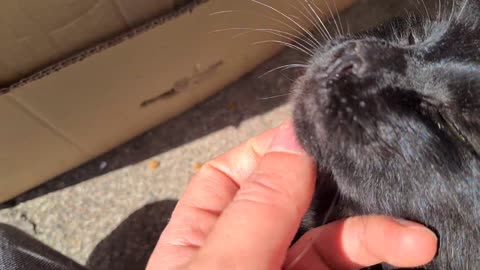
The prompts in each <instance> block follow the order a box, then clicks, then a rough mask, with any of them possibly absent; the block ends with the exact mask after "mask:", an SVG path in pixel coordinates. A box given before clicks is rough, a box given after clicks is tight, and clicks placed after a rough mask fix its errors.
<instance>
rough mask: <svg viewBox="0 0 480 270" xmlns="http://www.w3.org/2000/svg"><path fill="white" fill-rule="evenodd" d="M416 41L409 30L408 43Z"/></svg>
mask: <svg viewBox="0 0 480 270" xmlns="http://www.w3.org/2000/svg"><path fill="white" fill-rule="evenodd" d="M416 43H417V40H416V39H415V36H414V35H413V32H410V33H409V34H408V45H415V44H416Z"/></svg>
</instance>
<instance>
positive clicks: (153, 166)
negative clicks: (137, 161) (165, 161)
mask: <svg viewBox="0 0 480 270" xmlns="http://www.w3.org/2000/svg"><path fill="white" fill-rule="evenodd" d="M148 165H149V166H150V169H156V168H158V166H159V165H160V162H158V161H155V160H151V161H150V163H149V164H148Z"/></svg>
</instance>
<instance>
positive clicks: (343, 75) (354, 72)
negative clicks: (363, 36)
mask: <svg viewBox="0 0 480 270" xmlns="http://www.w3.org/2000/svg"><path fill="white" fill-rule="evenodd" d="M358 46H359V44H358V43H357V42H350V43H348V44H346V45H345V46H343V47H342V48H340V49H339V50H338V51H337V52H335V54H334V57H333V60H332V62H331V63H330V65H329V66H328V67H327V74H328V79H329V81H330V82H331V83H333V82H335V81H338V80H344V79H349V77H351V76H358V75H360V73H361V72H362V69H363V66H364V61H363V59H362V58H361V56H360V55H359V54H358Z"/></svg>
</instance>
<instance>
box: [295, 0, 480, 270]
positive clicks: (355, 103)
mask: <svg viewBox="0 0 480 270" xmlns="http://www.w3.org/2000/svg"><path fill="white" fill-rule="evenodd" d="M452 5H453V6H452V8H451V12H450V13H448V14H447V13H445V14H443V15H442V16H438V17H435V16H433V15H432V17H429V16H427V15H425V16H423V17H410V18H405V19H395V20H393V21H392V22H390V23H387V24H385V25H384V26H381V27H379V28H377V29H374V30H371V31H368V32H366V33H361V34H355V35H350V36H343V37H338V38H336V39H334V40H330V41H328V42H327V43H326V44H325V46H324V47H322V48H318V49H317V51H316V52H315V55H314V57H313V58H312V59H311V61H310V64H309V66H308V69H307V71H306V72H305V74H304V75H303V76H302V77H300V78H299V79H298V80H297V82H296V83H295V85H294V89H293V90H294V91H293V92H294V95H293V102H294V122H295V127H296V131H297V136H298V138H299V140H300V142H301V143H302V145H303V146H304V147H305V149H306V150H307V151H308V152H309V153H310V154H311V155H312V156H314V157H315V159H316V160H317V162H318V164H319V168H320V169H319V170H321V171H322V175H324V173H323V172H328V173H329V174H331V177H322V181H319V183H318V188H317V195H316V197H315V198H314V202H313V203H312V206H311V209H310V210H309V213H308V215H307V216H306V217H305V220H304V223H303V228H302V230H301V231H302V232H304V231H305V230H308V229H310V228H313V227H316V226H319V225H322V224H323V223H324V221H325V220H324V218H327V219H326V221H327V222H329V221H332V220H336V219H341V218H344V217H348V216H353V215H364V214H386V215H392V216H396V217H401V218H405V219H408V220H413V221H417V222H420V223H422V224H425V225H427V226H428V227H429V228H432V229H433V230H434V231H435V232H437V234H438V236H439V252H438V255H437V257H436V259H435V260H434V261H433V262H432V263H431V264H429V265H427V266H424V268H422V269H427V270H479V269H480V0H464V1H457V2H456V3H454V4H452ZM433 17H435V18H433ZM337 191H338V192H337ZM320 193H321V194H320ZM326 199H331V200H333V199H335V201H336V203H335V205H334V209H333V211H330V215H329V216H328V217H324V213H325V211H326V210H327V208H328V207H327V206H326V205H325V203H324V202H325V200H326ZM322 202H323V203H322ZM383 267H384V268H385V269H393V267H392V266H388V265H383Z"/></svg>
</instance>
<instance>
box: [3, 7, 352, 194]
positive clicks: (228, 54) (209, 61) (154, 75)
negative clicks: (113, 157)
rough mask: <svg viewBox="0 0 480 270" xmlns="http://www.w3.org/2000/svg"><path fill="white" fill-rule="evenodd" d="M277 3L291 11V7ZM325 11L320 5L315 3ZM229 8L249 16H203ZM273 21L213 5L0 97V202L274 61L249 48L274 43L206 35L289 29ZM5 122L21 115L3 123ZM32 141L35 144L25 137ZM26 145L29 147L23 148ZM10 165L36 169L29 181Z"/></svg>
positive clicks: (266, 50)
mask: <svg viewBox="0 0 480 270" xmlns="http://www.w3.org/2000/svg"><path fill="white" fill-rule="evenodd" d="M352 1H353V0H342V1H338V2H337V6H338V8H339V9H342V8H343V7H345V6H347V5H348V4H350V3H351V2H352ZM275 3H276V5H275V7H276V8H279V9H282V10H284V11H285V12H294V10H293V9H292V6H290V5H289V3H288V2H283V1H282V2H275ZM323 3H324V1H323V0H318V3H317V5H318V6H319V7H321V6H322V5H324V4H323ZM324 9H325V7H324ZM231 10H242V11H246V12H243V13H237V12H227V13H222V14H219V15H215V16H210V14H212V13H216V12H219V11H231ZM259 13H260V14H262V15H260V16H259V15H258V14H259ZM273 13H274V12H272V11H271V10H270V11H269V10H268V9H265V7H262V6H260V5H257V4H254V3H253V2H252V1H248V0H245V1H244V0H210V1H208V2H206V3H204V4H201V5H200V6H198V7H196V8H195V9H194V10H193V12H192V13H185V14H183V15H181V16H179V17H177V18H175V19H173V20H170V21H167V22H165V23H164V24H162V25H159V26H157V27H156V28H154V29H152V30H150V31H147V32H144V33H142V34H140V35H138V36H135V37H133V38H132V39H129V40H127V41H124V42H123V43H121V44H118V45H116V46H114V47H111V48H109V49H107V50H103V51H100V52H98V53H97V54H94V55H91V56H89V57H87V58H86V59H84V60H83V61H80V62H78V63H75V64H73V65H70V66H67V67H65V68H63V69H60V70H59V71H58V72H54V73H52V74H50V75H48V76H46V77H43V78H41V79H39V80H35V81H32V82H30V83H27V84H25V85H23V86H20V87H19V88H16V89H13V91H12V92H10V93H9V94H6V95H3V96H0V102H2V103H5V104H8V105H9V106H8V107H5V108H3V110H4V111H1V116H3V117H4V119H0V120H1V121H2V122H3V121H9V126H10V127H11V128H12V129H16V125H18V126H19V128H18V130H15V131H14V132H13V133H12V131H10V132H4V131H1V132H0V133H1V134H0V144H1V145H0V148H1V149H4V148H3V147H4V145H6V144H9V145H8V148H6V149H7V152H6V153H8V155H6V154H5V155H4V156H5V157H6V156H8V159H9V160H8V162H9V163H8V164H10V165H9V167H12V168H15V170H10V171H9V172H8V174H5V173H3V171H4V170H3V168H0V187H2V188H4V187H6V188H5V189H4V193H3V194H9V195H8V196H4V198H1V197H0V201H1V200H2V199H7V198H8V197H9V196H10V197H11V196H14V195H16V194H18V192H19V188H17V186H16V185H13V184H12V183H13V182H22V183H21V185H20V187H21V188H25V189H26V187H27V186H28V187H33V186H35V185H37V184H39V183H40V182H42V181H45V180H47V179H49V178H51V177H52V176H54V175H57V174H60V173H62V172H64V171H66V170H68V169H71V168H72V167H74V166H77V165H80V163H81V162H84V161H86V160H88V159H90V158H93V157H95V156H97V155H99V154H101V153H103V152H105V151H108V150H110V149H112V148H113V147H115V146H117V145H118V144H120V143H123V142H125V141H127V140H129V139H131V138H132V137H134V136H136V135H138V134H139V133H141V132H144V131H146V130H148V129H149V128H151V127H153V126H154V125H156V124H158V123H161V122H162V121H165V120H167V119H169V118H171V117H173V116H175V115H178V114H179V113H181V112H183V111H185V110H186V109H188V108H190V107H191V106H193V105H194V104H196V103H198V102H200V101H202V100H204V99H206V98H207V97H209V96H211V95H212V94H213V93H215V92H217V91H218V90H219V89H222V88H223V87H224V86H225V85H227V84H228V83H231V82H232V81H234V80H236V79H238V78H239V77H240V76H242V75H243V74H245V73H246V72H248V71H250V70H251V69H252V68H253V67H254V66H256V65H258V64H259V63H261V62H263V61H264V60H266V59H267V58H269V57H271V56H272V55H273V54H275V53H276V52H277V51H278V50H279V49H280V48H281V47H280V45H279V44H277V43H272V44H261V45H252V44H253V43H255V42H257V41H262V40H269V39H272V36H271V35H267V34H265V33H262V32H256V33H251V34H249V35H243V36H241V37H238V38H234V36H235V34H236V33H238V32H228V31H225V32H216V33H212V31H213V30H219V29H224V28H229V27H257V28H258V27H274V26H273V25H275V27H276V28H277V29H280V30H285V31H292V29H291V28H289V27H288V26H287V24H284V25H282V24H280V25H279V24H278V23H273V22H272V20H270V19H268V18H266V16H264V14H267V17H271V16H275V15H273ZM248 14H249V15H248ZM277 15H278V14H277ZM280 17H281V16H280ZM277 18H278V17H277ZM282 27H283V28H282ZM285 90H286V91H287V89H285ZM10 111H12V112H10ZM20 112H23V114H21V113H20ZM10 114H13V115H19V116H16V117H14V118H11V119H10V117H9V116H8V115H10ZM28 116H31V117H28ZM198 121H201V119H198ZM2 132H3V133H2ZM37 133H38V134H40V136H35V137H33V138H31V139H29V138H30V136H31V134H37ZM42 134H45V135H42ZM9 138H11V139H9ZM29 140H31V144H32V146H28V147H25V146H22V142H23V141H29ZM16 145H18V148H19V149H20V151H16V149H17V146H16ZM44 146H48V147H44ZM28 150H30V151H28ZM5 157H4V159H5ZM58 160H62V161H63V160H65V161H64V162H58ZM11 164H35V165H34V166H32V167H30V168H29V171H28V173H26V172H25V171H22V170H21V167H19V166H20V165H17V167H13V165H11ZM8 189H10V191H11V192H9V191H8Z"/></svg>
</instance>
